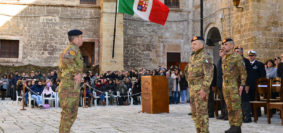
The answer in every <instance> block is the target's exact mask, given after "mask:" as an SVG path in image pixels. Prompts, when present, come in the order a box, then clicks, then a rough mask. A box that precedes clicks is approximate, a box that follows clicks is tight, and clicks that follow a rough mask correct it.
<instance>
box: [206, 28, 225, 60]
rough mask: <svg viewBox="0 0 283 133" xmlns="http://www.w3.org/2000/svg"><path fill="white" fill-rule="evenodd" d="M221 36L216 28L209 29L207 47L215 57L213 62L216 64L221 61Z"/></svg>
mask: <svg viewBox="0 0 283 133" xmlns="http://www.w3.org/2000/svg"><path fill="white" fill-rule="evenodd" d="M221 40H222V39H221V34H220V32H219V30H218V28H216V27H212V28H210V29H209V31H208V33H207V36H206V45H207V49H208V51H209V52H210V53H211V54H212V55H213V61H214V63H216V62H217V61H218V60H219V58H220V57H219V48H220V47H221V46H220V45H219V42H220V41H221Z"/></svg>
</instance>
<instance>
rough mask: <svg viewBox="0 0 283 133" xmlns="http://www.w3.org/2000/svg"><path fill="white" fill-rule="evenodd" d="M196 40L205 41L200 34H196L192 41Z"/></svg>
mask: <svg viewBox="0 0 283 133" xmlns="http://www.w3.org/2000/svg"><path fill="white" fill-rule="evenodd" d="M196 40H201V41H204V39H203V37H200V36H194V37H193V39H192V41H191V42H193V41H196Z"/></svg>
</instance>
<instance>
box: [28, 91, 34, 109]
mask: <svg viewBox="0 0 283 133" xmlns="http://www.w3.org/2000/svg"><path fill="white" fill-rule="evenodd" d="M31 101H33V103H34V104H35V99H34V98H32V97H31V93H30V91H29V92H28V107H29V108H31Z"/></svg>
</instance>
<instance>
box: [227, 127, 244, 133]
mask: <svg viewBox="0 0 283 133" xmlns="http://www.w3.org/2000/svg"><path fill="white" fill-rule="evenodd" d="M227 133H242V131H241V127H240V126H231V129H230V131H228V132H227Z"/></svg>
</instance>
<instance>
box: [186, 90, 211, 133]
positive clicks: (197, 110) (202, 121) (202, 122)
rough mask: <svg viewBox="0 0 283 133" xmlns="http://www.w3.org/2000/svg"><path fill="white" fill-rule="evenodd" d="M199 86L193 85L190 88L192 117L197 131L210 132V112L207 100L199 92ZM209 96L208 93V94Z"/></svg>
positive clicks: (199, 132) (200, 132)
mask: <svg viewBox="0 0 283 133" xmlns="http://www.w3.org/2000/svg"><path fill="white" fill-rule="evenodd" d="M199 88H200V85H199V86H191V88H190V105H191V110H192V118H193V120H194V122H195V127H196V130H197V133H209V131H208V124H209V123H208V112H207V100H206V101H204V100H203V99H202V98H201V96H200V94H199V90H197V89H199ZM206 95H207V96H208V94H206Z"/></svg>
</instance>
